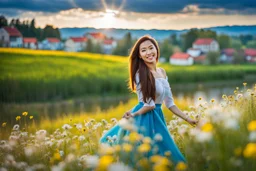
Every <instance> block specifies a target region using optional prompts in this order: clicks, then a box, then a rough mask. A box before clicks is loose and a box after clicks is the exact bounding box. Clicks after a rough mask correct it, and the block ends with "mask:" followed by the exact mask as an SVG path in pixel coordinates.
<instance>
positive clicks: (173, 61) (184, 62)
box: [170, 57, 194, 65]
mask: <svg viewBox="0 0 256 171" xmlns="http://www.w3.org/2000/svg"><path fill="white" fill-rule="evenodd" d="M170 63H171V64H172V65H193V63H194V60H193V58H192V57H190V58H189V59H188V60H181V59H170Z"/></svg>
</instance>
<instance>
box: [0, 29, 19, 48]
mask: <svg viewBox="0 0 256 171" xmlns="http://www.w3.org/2000/svg"><path fill="white" fill-rule="evenodd" d="M0 44H1V45H2V46H3V47H22V44H23V42H22V34H21V33H20V32H19V30H18V29H17V28H15V27H13V26H11V27H8V26H5V27H2V28H1V29H0Z"/></svg>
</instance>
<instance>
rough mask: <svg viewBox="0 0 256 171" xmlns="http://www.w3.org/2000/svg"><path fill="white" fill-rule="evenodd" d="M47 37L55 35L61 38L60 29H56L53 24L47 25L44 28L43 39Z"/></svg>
mask: <svg viewBox="0 0 256 171" xmlns="http://www.w3.org/2000/svg"><path fill="white" fill-rule="evenodd" d="M46 37H55V38H59V39H60V32H59V29H58V28H56V29H54V28H53V26H52V25H46V26H45V28H44V29H43V39H45V38H46Z"/></svg>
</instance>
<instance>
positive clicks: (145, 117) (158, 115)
mask: <svg viewBox="0 0 256 171" xmlns="http://www.w3.org/2000/svg"><path fill="white" fill-rule="evenodd" d="M143 105H144V104H143V103H142V102H139V104H138V105H136V106H135V107H134V108H133V109H132V113H134V112H136V111H138V110H139V109H140V108H142V107H143ZM134 124H135V126H136V127H138V128H140V129H139V130H138V133H140V134H142V135H143V136H144V137H150V138H151V139H154V137H155V135H156V134H160V135H161V136H162V141H158V142H157V147H158V152H157V154H158V155H162V156H165V152H171V158H170V160H171V161H172V162H174V163H175V164H177V163H178V162H184V163H186V160H185V158H184V156H183V155H182V153H181V152H180V150H179V149H178V147H177V146H176V144H175V142H174V141H173V139H172V137H171V135H170V132H169V131H168V129H167V125H166V121H165V119H164V115H163V111H162V108H161V104H156V107H155V109H154V110H151V111H149V112H147V113H144V114H142V115H138V116H135V117H134ZM124 134H125V135H128V134H129V131H126V130H124V129H122V128H121V127H120V126H119V125H118V124H117V125H115V126H114V127H112V128H111V129H110V130H108V131H107V132H106V133H105V134H104V135H103V137H102V138H101V139H100V143H108V140H107V137H108V136H111V137H113V136H114V135H117V136H118V137H117V139H119V141H118V142H119V143H121V142H122V141H121V140H120V138H122V137H123V135H124ZM121 135H122V136H121Z"/></svg>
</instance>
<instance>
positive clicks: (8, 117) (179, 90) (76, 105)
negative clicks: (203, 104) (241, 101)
mask: <svg viewBox="0 0 256 171" xmlns="http://www.w3.org/2000/svg"><path fill="white" fill-rule="evenodd" d="M242 83H243V81H236V82H230V81H229V82H219V83H217V82H215V83H204V84H200V83H199V84H185V85H184V84H180V85H174V86H172V85H171V87H172V92H173V96H174V100H175V101H177V100H184V99H190V101H192V102H193V103H194V104H191V105H195V104H196V103H197V102H198V98H199V97H201V98H202V99H203V100H205V101H208V102H209V101H210V100H211V99H215V101H219V100H221V97H222V95H223V94H226V95H231V94H233V93H234V90H235V89H236V87H239V91H241V90H244V88H245V87H244V86H243V84H242ZM254 84H256V81H252V82H250V83H247V86H246V88H253V86H254ZM130 98H136V96H135V95H134V96H132V97H131V96H127V95H123V96H114V97H93V98H92V97H89V98H82V99H81V98H80V99H72V100H66V101H58V102H48V103H30V104H0V112H1V115H0V123H3V122H8V123H10V124H13V123H15V122H16V121H15V117H16V116H18V115H21V114H22V112H24V111H28V112H29V115H33V116H34V119H36V120H40V119H41V118H43V117H48V118H49V119H54V118H56V117H57V116H60V115H67V114H70V113H72V114H80V113H84V112H90V113H93V112H97V111H104V110H107V109H109V108H114V107H117V106H118V105H119V104H120V102H122V103H127V102H128V100H129V99H130Z"/></svg>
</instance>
